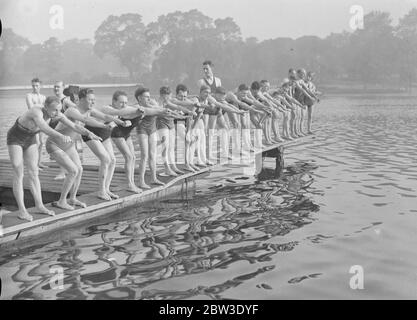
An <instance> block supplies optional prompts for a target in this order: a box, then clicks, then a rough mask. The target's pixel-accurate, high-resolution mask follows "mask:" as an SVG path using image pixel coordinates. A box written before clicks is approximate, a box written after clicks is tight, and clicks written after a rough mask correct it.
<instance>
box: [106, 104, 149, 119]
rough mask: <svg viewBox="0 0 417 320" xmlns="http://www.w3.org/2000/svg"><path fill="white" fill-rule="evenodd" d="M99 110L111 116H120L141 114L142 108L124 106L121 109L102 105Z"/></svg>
mask: <svg viewBox="0 0 417 320" xmlns="http://www.w3.org/2000/svg"><path fill="white" fill-rule="evenodd" d="M100 111H101V112H103V113H104V114H108V115H111V116H121V117H125V116H138V115H141V114H143V110H141V109H139V108H134V107H130V106H126V107H124V108H123V109H115V108H113V107H110V106H104V107H101V108H100Z"/></svg>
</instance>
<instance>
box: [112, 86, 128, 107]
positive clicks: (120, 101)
mask: <svg viewBox="0 0 417 320" xmlns="http://www.w3.org/2000/svg"><path fill="white" fill-rule="evenodd" d="M127 101H128V99H127V93H126V92H124V91H121V90H117V91H115V92H114V93H113V98H112V106H113V107H114V108H116V109H122V108H124V107H126V106H127Z"/></svg>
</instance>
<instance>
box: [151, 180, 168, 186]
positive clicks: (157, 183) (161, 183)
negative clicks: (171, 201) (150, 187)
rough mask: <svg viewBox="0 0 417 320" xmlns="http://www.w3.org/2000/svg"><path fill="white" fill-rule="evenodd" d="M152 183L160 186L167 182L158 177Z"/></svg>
mask: <svg viewBox="0 0 417 320" xmlns="http://www.w3.org/2000/svg"><path fill="white" fill-rule="evenodd" d="M151 184H156V185H158V186H164V185H165V183H163V182H162V181H159V180H158V179H154V180H152V181H151Z"/></svg>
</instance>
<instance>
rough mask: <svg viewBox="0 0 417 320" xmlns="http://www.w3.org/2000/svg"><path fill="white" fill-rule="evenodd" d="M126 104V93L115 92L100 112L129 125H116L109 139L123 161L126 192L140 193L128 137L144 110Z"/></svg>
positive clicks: (132, 150)
mask: <svg viewBox="0 0 417 320" xmlns="http://www.w3.org/2000/svg"><path fill="white" fill-rule="evenodd" d="M127 103H128V98H127V93H126V92H124V91H116V92H114V94H113V98H112V104H111V106H105V107H102V108H100V111H101V112H103V113H105V114H110V115H113V116H119V117H120V120H122V121H124V122H125V123H126V122H127V123H128V124H129V126H121V125H118V126H117V127H115V128H114V129H113V130H112V132H111V139H112V140H113V142H114V143H115V145H116V147H117V148H118V149H119V151H120V153H121V154H122V155H123V158H124V159H125V165H124V168H125V175H126V182H127V187H126V190H128V191H130V192H134V193H140V192H142V190H141V189H140V188H138V187H137V186H136V184H135V162H136V155H135V148H134V147H133V142H132V137H131V136H130V135H131V132H132V130H133V129H134V128H135V127H137V126H138V125H139V122H140V120H141V119H142V118H143V117H144V114H145V110H144V108H141V107H137V108H136V107H132V106H128V104H127Z"/></svg>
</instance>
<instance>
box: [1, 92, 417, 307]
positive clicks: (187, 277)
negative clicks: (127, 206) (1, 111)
mask: <svg viewBox="0 0 417 320" xmlns="http://www.w3.org/2000/svg"><path fill="white" fill-rule="evenodd" d="M416 105H417V97H415V96H412V97H405V96H388V95H387V96H383V97H377V96H358V95H357V96H349V97H342V96H330V97H327V98H325V99H323V101H322V102H321V103H320V106H319V107H318V108H317V113H316V115H315V116H316V126H317V127H318V128H320V130H319V131H317V132H316V135H315V138H314V139H312V140H310V142H309V143H307V144H299V145H298V146H295V147H291V148H287V149H286V156H285V161H286V170H285V172H284V174H283V176H281V177H280V178H276V177H273V176H272V171H273V170H272V169H273V168H274V164H273V163H272V162H273V161H272V160H266V161H265V164H264V167H265V171H264V172H262V174H261V175H259V176H257V177H254V176H247V175H244V174H243V171H244V170H243V168H242V167H241V166H237V165H235V166H229V167H223V168H219V169H217V170H215V171H214V172H212V173H211V175H210V176H209V177H206V178H204V179H201V180H198V181H197V182H196V185H195V189H194V193H193V195H192V196H190V197H189V198H188V199H180V198H179V197H174V198H172V199H168V200H164V201H160V202H156V203H152V204H149V205H147V206H145V207H141V208H134V209H131V210H129V211H126V212H123V213H120V214H117V215H115V216H114V217H112V218H109V219H108V220H107V221H103V222H100V223H95V224H90V225H87V226H84V227H78V228H73V229H68V230H67V231H66V232H65V233H61V234H60V235H59V236H57V237H53V236H48V237H45V239H44V241H43V243H41V244H37V245H35V246H32V247H29V248H25V249H21V250H18V251H14V252H3V253H2V254H0V276H1V278H2V281H3V297H2V298H6V299H167V298H170V299H207V298H208V299H309V298H313V299H327V298H332V299H342V298H346V299H387V298H393V299H416V298H417V258H416V255H415V247H416V244H417V236H416V232H415V229H416V226H417V199H416V189H417V184H416V178H417V167H416V166H417V165H416V164H415V159H416V157H417V151H416V148H415V145H416V144H417V141H416V140H417V132H416V125H415V119H416V118H417V109H416V108H415V106H416ZM2 119H3V118H2ZM2 127H3V126H2ZM355 266H356V267H355ZM56 267H61V268H62V269H63V271H64V282H63V288H62V289H59V288H58V289H57V288H55V289H52V288H51V280H53V279H54V278H53V276H54V275H55V273H53V272H52V273H51V271H53V270H54V269H53V268H56ZM352 267H353V268H352ZM358 267H359V269H355V268H358ZM355 270H356V271H355ZM357 270H359V271H361V270H363V272H364V274H363V279H364V289H363V290H353V289H351V286H350V284H352V285H355V283H356V282H355V279H356V278H355V277H357V276H358V273H357V272H358V271H357ZM350 271H351V273H350ZM359 275H360V274H359ZM352 277H353V278H352ZM53 283H55V282H54V281H52V284H53Z"/></svg>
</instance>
